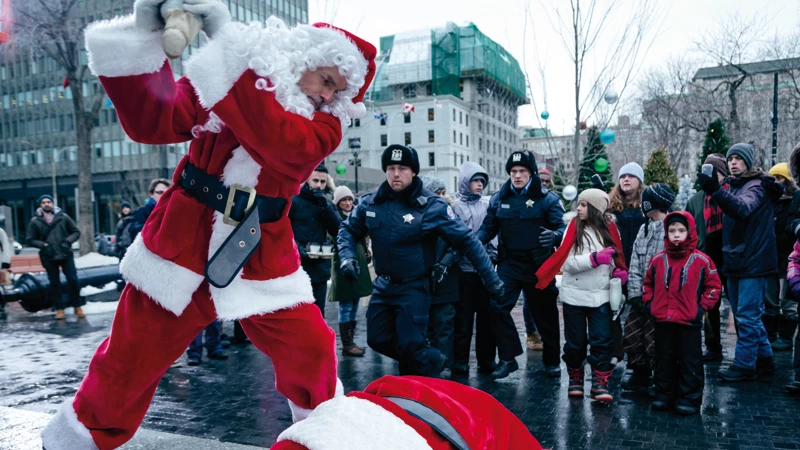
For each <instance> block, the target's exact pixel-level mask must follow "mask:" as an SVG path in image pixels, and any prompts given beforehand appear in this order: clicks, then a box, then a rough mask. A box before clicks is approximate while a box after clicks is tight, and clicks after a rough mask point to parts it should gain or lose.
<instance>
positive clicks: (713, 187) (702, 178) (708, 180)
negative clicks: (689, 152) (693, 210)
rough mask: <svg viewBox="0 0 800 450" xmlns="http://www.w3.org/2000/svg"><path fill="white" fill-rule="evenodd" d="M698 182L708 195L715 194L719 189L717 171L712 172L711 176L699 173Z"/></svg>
mask: <svg viewBox="0 0 800 450" xmlns="http://www.w3.org/2000/svg"><path fill="white" fill-rule="evenodd" d="M697 184H698V185H699V186H700V188H701V189H703V191H705V193H706V194H708V195H714V193H715V192H717V191H718V190H719V180H717V174H716V172H715V173H712V174H711V176H708V175H706V174H704V173H702V172H700V173H698V174H697Z"/></svg>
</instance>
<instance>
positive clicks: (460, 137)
mask: <svg viewBox="0 0 800 450" xmlns="http://www.w3.org/2000/svg"><path fill="white" fill-rule="evenodd" d="M458 144H459V145H464V133H458Z"/></svg>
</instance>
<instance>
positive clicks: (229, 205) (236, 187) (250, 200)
mask: <svg viewBox="0 0 800 450" xmlns="http://www.w3.org/2000/svg"><path fill="white" fill-rule="evenodd" d="M236 191H242V192H246V193H247V195H248V197H247V207H246V208H245V209H244V213H245V214H247V212H248V211H250V208H252V207H253V204H254V203H255V202H256V190H255V189H253V188H251V187H248V186H242V185H241V184H232V185H231V186H230V190H229V191H228V200H227V201H226V202H225V214H224V215H223V216H222V222H224V223H225V224H227V225H231V226H234V227H235V226H236V225H239V221H238V220H234V219H231V209H233V205H234V197H236Z"/></svg>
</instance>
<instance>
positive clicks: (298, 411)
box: [286, 377, 344, 423]
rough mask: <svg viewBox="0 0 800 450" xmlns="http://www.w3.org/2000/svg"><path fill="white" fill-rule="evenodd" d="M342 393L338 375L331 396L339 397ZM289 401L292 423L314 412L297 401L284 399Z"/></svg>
mask: <svg viewBox="0 0 800 450" xmlns="http://www.w3.org/2000/svg"><path fill="white" fill-rule="evenodd" d="M343 395H344V385H342V380H340V379H339V377H336V391H335V392H334V393H333V398H336V397H341V396H343ZM286 400H287V401H288V402H289V409H290V410H291V411H292V423H297V422H300V421H303V420H306V418H308V416H309V414H311V413H312V412H314V410H313V409H308V408H303V407H302V406H299V405H298V404H297V403H295V402H293V401H291V400H289V399H286Z"/></svg>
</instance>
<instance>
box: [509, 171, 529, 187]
mask: <svg viewBox="0 0 800 450" xmlns="http://www.w3.org/2000/svg"><path fill="white" fill-rule="evenodd" d="M528 181H531V171H530V170H528V169H527V168H525V167H522V166H514V167H512V168H511V184H513V185H514V187H515V188H517V189H522V188H524V187H525V185H526V184H528Z"/></svg>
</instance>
